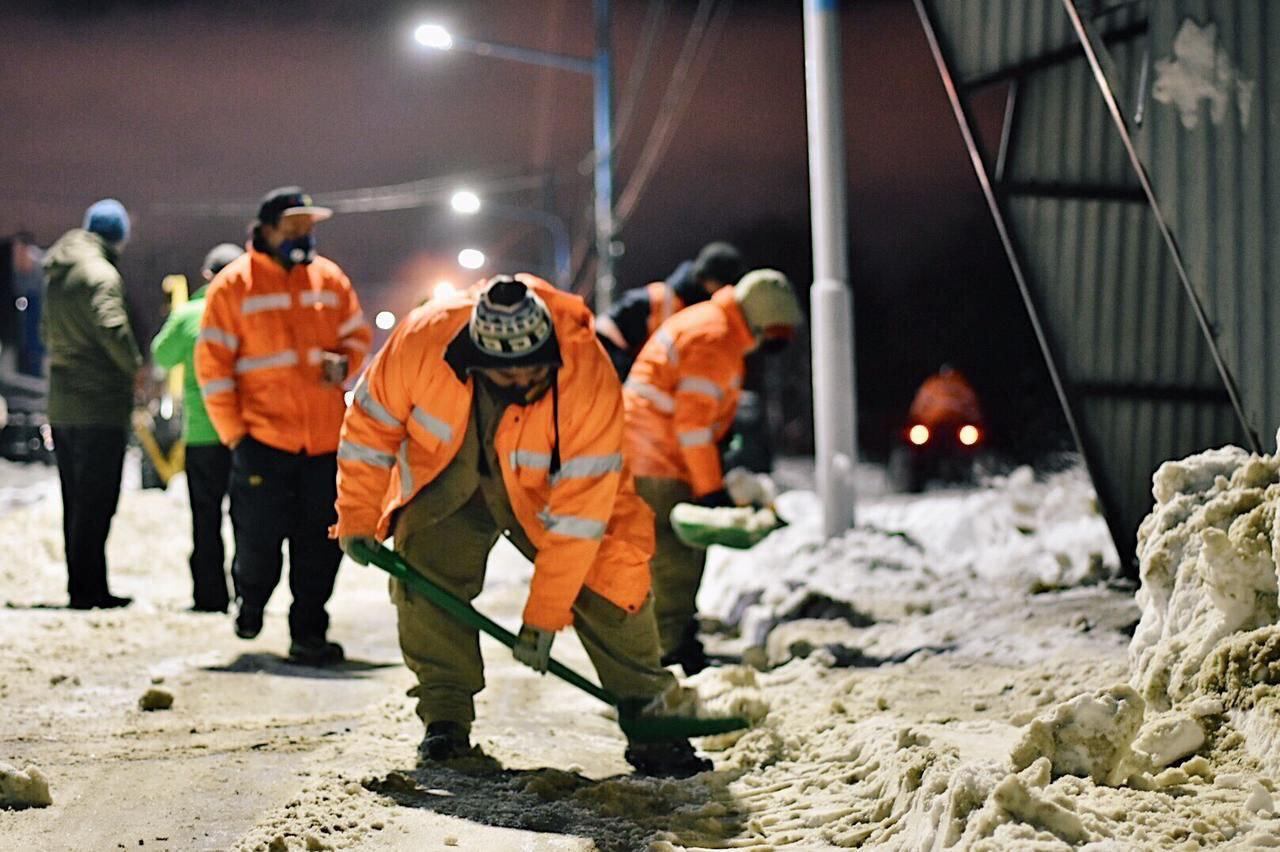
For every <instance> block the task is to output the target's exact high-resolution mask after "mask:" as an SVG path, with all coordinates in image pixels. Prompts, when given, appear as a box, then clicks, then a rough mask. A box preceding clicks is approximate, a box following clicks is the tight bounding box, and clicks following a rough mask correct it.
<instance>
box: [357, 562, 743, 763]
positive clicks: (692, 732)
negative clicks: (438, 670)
mask: <svg viewBox="0 0 1280 852" xmlns="http://www.w3.org/2000/svg"><path fill="white" fill-rule="evenodd" d="M352 550H353V551H354V552H353V553H352V556H355V557H357V558H359V559H365V560H366V561H368V562H369V564H371V565H376V566H378V567H379V568H381V569H382V570H383V571H386V572H387V573H388V574H390V575H391V576H392V577H395V578H396V579H397V580H399V581H400V582H402V583H404V584H405V585H406V586H408V587H409V588H410V589H413V591H415V592H417V593H418V594H420V595H422V596H423V597H425V598H426V599H427V600H429V601H431V602H432V603H433V604H435V605H436V606H438V607H440V608H441V609H443V610H444V611H445V612H447V613H449V615H451V616H453V617H454V618H456V619H457V620H458V621H460V622H462V623H463V624H465V625H467V626H468V627H474V628H476V629H477V630H482V631H484V632H485V633H488V634H489V635H490V636H492V637H493V638H494V639H497V640H498V641H499V642H501V643H502V644H503V645H506V646H507V647H508V648H514V647H515V644H516V635H515V634H514V633H512V632H511V631H510V630H507V629H506V628H505V627H503V626H502V625H500V624H498V623H497V622H495V621H493V620H492V619H489V618H487V617H486V616H484V615H483V614H481V613H480V612H477V611H476V609H475V608H474V607H473V606H471V605H470V604H468V603H466V602H465V601H461V600H458V599H457V598H456V597H454V596H453V595H451V594H449V593H448V592H446V591H445V590H444V589H442V588H440V587H439V586H437V585H436V584H435V583H433V582H431V581H430V580H428V579H427V578H426V577H424V576H422V575H421V574H419V573H418V572H417V571H415V570H413V568H412V567H410V565H409V563H408V562H405V561H404V559H403V558H401V556H400V555H399V554H397V553H395V552H394V551H391V550H388V549H387V548H385V547H378V548H377V549H376V550H375V549H370V548H368V547H365V546H364V545H362V544H360V543H359V542H357V543H355V544H354V545H353V547H352ZM547 670H548V671H550V672H551V673H552V674H553V675H555V676H556V677H558V678H560V679H561V680H563V681H565V682H566V683H569V684H572V685H573V686H576V687H578V689H581V690H582V691H583V692H585V693H587V694H588V695H591V696H593V697H595V698H598V699H600V700H601V701H603V702H604V703H606V704H611V705H613V706H614V707H616V708H617V709H618V726H619V727H621V728H622V732H623V733H624V734H626V735H627V738H628V739H629V740H631V741H633V742H656V741H659V740H677V739H687V738H689V737H705V736H709V735H711V734H725V733H728V732H730V731H740V730H742V729H743V728H748V727H750V726H751V723H750V722H748V721H747V720H746V719H742V718H739V717H737V716H722V717H714V718H702V717H690V716H663V715H655V714H652V713H642V712H641V709H642V707H643V706H644V702H643V701H637V700H622V699H619V698H618V697H617V696H615V695H614V694H613V693H611V692H609V691H608V690H606V689H602V688H601V687H599V686H596V685H595V684H594V683H592V682H591V681H589V680H587V679H586V678H585V677H583V676H582V675H580V674H578V673H577V672H575V671H574V670H573V669H571V668H569V667H568V666H566V665H564V664H563V663H561V662H559V661H558V660H554V659H553V660H551V662H550V664H549V665H548V667H547Z"/></svg>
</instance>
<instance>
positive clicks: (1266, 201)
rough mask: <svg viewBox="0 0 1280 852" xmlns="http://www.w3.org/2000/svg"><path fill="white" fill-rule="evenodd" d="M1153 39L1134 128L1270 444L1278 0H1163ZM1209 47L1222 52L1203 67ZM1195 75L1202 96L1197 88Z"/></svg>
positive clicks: (1277, 224) (1277, 371) (1276, 322)
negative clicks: (1147, 82)
mask: <svg viewBox="0 0 1280 852" xmlns="http://www.w3.org/2000/svg"><path fill="white" fill-rule="evenodd" d="M1150 46H1151V58H1152V70H1151V81H1150V88H1149V91H1148V93H1147V97H1146V98H1145V102H1144V112H1143V115H1142V123H1141V125H1139V127H1138V129H1137V139H1138V141H1139V143H1140V150H1141V152H1142V157H1143V161H1144V162H1145V163H1146V165H1147V170H1148V172H1149V173H1150V175H1151V178H1152V181H1153V184H1154V187H1155V192H1156V197H1157V199H1158V201H1159V204H1160V207H1161V210H1162V211H1163V212H1164V215H1165V217H1166V218H1167V219H1168V221H1169V224H1170V227H1171V228H1172V230H1173V232H1174V234H1176V235H1177V238H1178V244H1179V246H1180V248H1181V250H1182V254H1183V258H1184V262H1185V264H1186V267H1187V272H1188V276H1189V278H1190V280H1191V283H1192V285H1193V286H1194V287H1195V288H1196V291H1197V292H1198V293H1199V294H1200V298H1201V300H1202V302H1203V304H1204V306H1205V310H1206V312H1207V313H1208V315H1209V318H1210V321H1211V322H1212V323H1213V326H1214V329H1215V331H1216V335H1217V338H1218V341H1219V345H1220V351H1221V352H1222V355H1223V359H1224V360H1225V361H1226V363H1227V365H1228V367H1229V368H1230V370H1231V372H1232V374H1233V375H1234V376H1235V377H1236V382H1237V386H1238V387H1239V389H1240V396H1241V400H1242V402H1243V405H1244V409H1245V414H1246V416H1247V418H1248V422H1249V425H1250V427H1251V428H1253V429H1254V430H1255V431H1256V432H1257V433H1258V436H1259V438H1260V440H1261V443H1262V444H1263V446H1264V448H1265V449H1267V450H1268V451H1270V450H1272V449H1273V447H1274V445H1273V444H1272V441H1273V439H1274V436H1275V432H1276V428H1277V427H1280V363H1276V362H1277V361H1280V352H1278V351H1277V347H1276V344H1275V342H1273V341H1276V342H1280V293H1273V292H1272V291H1273V289H1274V287H1275V285H1276V283H1277V282H1276V275H1277V273H1280V64H1277V63H1280V5H1278V4H1276V3H1275V2H1274V0H1173V2H1160V3H1155V4H1153V7H1152V10H1151V27H1150ZM1201 56H1203V57H1206V58H1211V59H1212V61H1213V64H1212V66H1211V67H1209V68H1206V69H1203V71H1204V72H1206V73H1204V74H1199V73H1197V71H1198V67H1197V66H1198V63H1197V62H1196V59H1197V58H1198V57H1201ZM1204 77H1208V78H1209V79H1207V80H1206V79H1204ZM1198 84H1204V85H1203V88H1202V92H1204V93H1205V96H1202V97H1195V98H1192V97H1188V95H1190V94H1191V91H1190V90H1191V89H1192V88H1194V87H1196V86H1197V85H1198ZM1209 92H1213V93H1215V96H1214V97H1209V96H1207V95H1208V93H1209Z"/></svg>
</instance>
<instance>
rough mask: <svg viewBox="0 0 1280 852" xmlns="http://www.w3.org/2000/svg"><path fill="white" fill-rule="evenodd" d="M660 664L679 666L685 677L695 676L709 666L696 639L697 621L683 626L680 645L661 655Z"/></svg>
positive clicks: (705, 654)
mask: <svg viewBox="0 0 1280 852" xmlns="http://www.w3.org/2000/svg"><path fill="white" fill-rule="evenodd" d="M661 662H662V665H664V666H676V665H678V666H680V668H682V669H683V670H684V673H685V674H686V675H695V674H697V673H698V672H700V671H702V670H703V669H705V668H706V667H707V666H709V665H710V664H711V663H710V661H709V660H708V659H707V652H706V649H704V648H703V647H702V640H701V639H699V638H698V622H697V619H694V620H691V621H690V622H689V623H688V624H687V625H685V628H684V635H682V636H681V637H680V644H679V645H677V646H676V647H675V648H672V649H671V650H670V651H668V652H667V653H665V654H663V655H662V661H661Z"/></svg>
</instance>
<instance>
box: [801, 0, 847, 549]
mask: <svg viewBox="0 0 1280 852" xmlns="http://www.w3.org/2000/svg"><path fill="white" fill-rule="evenodd" d="M838 5H839V4H838V3H837V0H804V69H805V75H804V76H805V92H806V98H805V101H806V103H807V105H808V113H809V115H808V124H809V197H810V211H811V217H812V220H813V289H812V291H810V294H809V305H810V308H811V310H812V314H813V334H812V346H813V429H814V444H815V450H816V453H815V456H816V457H815V459H814V465H815V474H816V479H817V486H818V496H819V498H820V499H821V500H822V529H823V534H824V535H826V536H827V537H828V538H831V537H833V536H837V535H840V534H841V533H842V532H844V531H845V530H847V529H849V528H850V527H852V526H853V521H854V469H855V467H856V465H857V460H858V450H857V446H858V429H857V421H856V419H855V418H856V416H857V406H856V405H855V404H854V400H855V398H856V392H855V389H854V384H853V380H854V370H853V295H852V293H851V292H850V291H849V259H848V258H849V246H848V236H847V234H848V229H847V227H846V218H845V217H846V207H847V202H846V199H845V167H844V112H843V109H842V106H841V94H842V93H841V85H840V84H841V71H840V14H839V9H838Z"/></svg>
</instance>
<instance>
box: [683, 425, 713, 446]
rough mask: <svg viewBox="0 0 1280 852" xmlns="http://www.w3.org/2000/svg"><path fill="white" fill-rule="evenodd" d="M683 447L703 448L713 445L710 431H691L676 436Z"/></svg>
mask: <svg viewBox="0 0 1280 852" xmlns="http://www.w3.org/2000/svg"><path fill="white" fill-rule="evenodd" d="M676 437H677V439H678V440H679V441H680V446H682V447H701V446H703V445H705V444H710V443H711V430H710V429H690V430H689V431H688V432H681V433H680V434H679V435H677V436H676Z"/></svg>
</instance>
